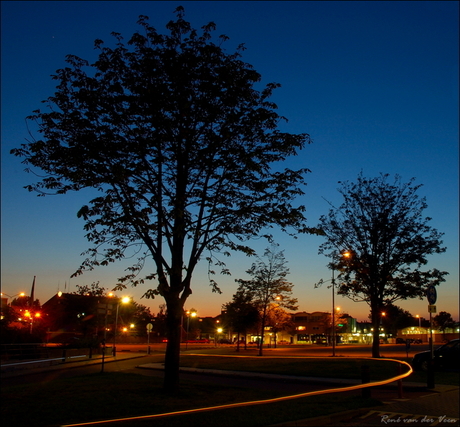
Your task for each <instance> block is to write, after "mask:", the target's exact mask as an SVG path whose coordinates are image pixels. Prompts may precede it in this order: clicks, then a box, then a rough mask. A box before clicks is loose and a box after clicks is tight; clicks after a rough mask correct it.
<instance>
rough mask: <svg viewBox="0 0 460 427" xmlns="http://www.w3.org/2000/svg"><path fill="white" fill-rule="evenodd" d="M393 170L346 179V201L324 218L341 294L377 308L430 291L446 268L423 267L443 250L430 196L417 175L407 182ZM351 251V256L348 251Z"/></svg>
mask: <svg viewBox="0 0 460 427" xmlns="http://www.w3.org/2000/svg"><path fill="white" fill-rule="evenodd" d="M388 177H389V175H388V174H382V175H380V176H378V177H376V178H371V179H368V178H365V177H364V176H363V175H362V173H361V174H360V175H359V176H358V180H357V181H356V182H355V183H350V182H343V183H341V188H340V189H339V192H340V194H342V196H343V203H342V204H341V205H340V206H339V207H338V208H336V207H333V208H332V209H331V210H330V211H329V214H328V215H324V216H322V217H321V218H320V227H321V229H322V230H323V231H324V233H325V236H326V241H325V242H324V243H323V244H322V245H321V246H320V250H319V252H320V253H322V254H325V255H326V256H328V257H330V258H332V262H331V264H330V266H331V267H332V268H334V269H336V270H339V271H340V272H341V273H340V276H339V278H341V279H342V281H341V283H340V287H339V294H343V295H346V296H349V297H350V298H351V299H353V300H355V301H366V302H367V303H368V304H369V305H371V307H373V308H374V309H377V310H378V309H380V308H381V307H382V306H383V304H384V303H385V304H391V303H393V302H394V301H396V300H398V299H407V298H416V297H419V298H420V299H421V298H423V297H424V296H425V293H426V289H427V287H428V286H429V285H439V284H440V283H441V282H443V281H444V276H445V275H446V274H448V273H447V272H441V271H439V270H437V269H432V270H427V271H422V266H424V265H425V264H427V262H428V261H427V257H428V256H429V255H431V254H437V253H443V252H445V250H446V248H445V247H443V246H442V240H441V237H442V233H439V232H438V231H437V230H436V229H434V228H432V227H431V226H430V225H429V224H428V223H429V221H430V220H431V218H429V217H424V216H423V211H424V210H425V209H426V208H427V203H426V199H425V198H420V197H419V196H418V194H417V191H418V190H419V188H420V187H421V186H420V185H414V179H411V180H410V181H409V182H408V183H402V181H401V177H400V176H398V175H397V176H396V177H395V179H394V182H393V183H391V182H389V179H388ZM344 254H346V255H348V257H346V256H344Z"/></svg>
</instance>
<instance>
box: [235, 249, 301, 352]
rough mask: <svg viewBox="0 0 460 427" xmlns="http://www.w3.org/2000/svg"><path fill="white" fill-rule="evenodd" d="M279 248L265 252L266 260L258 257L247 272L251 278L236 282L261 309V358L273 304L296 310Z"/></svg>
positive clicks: (282, 253) (282, 252) (295, 302)
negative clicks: (268, 318)
mask: <svg viewBox="0 0 460 427" xmlns="http://www.w3.org/2000/svg"><path fill="white" fill-rule="evenodd" d="M277 246H278V245H275V244H272V245H271V247H269V248H267V249H266V250H265V253H264V258H265V259H266V261H264V260H263V259H262V258H259V259H258V261H257V262H255V263H253V264H252V266H251V268H250V269H249V270H247V271H246V273H247V274H248V275H249V276H251V279H249V280H244V279H236V282H237V283H239V290H240V291H244V292H246V293H248V294H249V295H251V300H252V302H253V303H255V304H256V306H257V307H258V309H259V313H260V337H261V340H260V345H259V356H262V353H263V352H262V349H263V343H264V335H265V326H266V324H267V316H268V313H269V310H270V306H271V304H272V303H276V304H277V305H278V306H279V307H283V308H286V309H288V310H296V309H297V298H292V288H293V287H294V285H293V284H292V283H290V282H288V281H287V280H286V276H287V275H288V274H289V269H288V268H287V266H286V264H287V261H286V260H285V258H284V251H279V250H278V249H277Z"/></svg>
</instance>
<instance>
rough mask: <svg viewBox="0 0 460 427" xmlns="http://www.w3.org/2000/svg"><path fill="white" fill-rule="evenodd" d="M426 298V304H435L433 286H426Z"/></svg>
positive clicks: (435, 295) (435, 297)
mask: <svg viewBox="0 0 460 427" xmlns="http://www.w3.org/2000/svg"><path fill="white" fill-rule="evenodd" d="M426 297H427V298H428V302H429V303H430V305H434V304H436V299H437V294H436V288H435V287H434V286H433V285H431V286H428V289H427V291H426Z"/></svg>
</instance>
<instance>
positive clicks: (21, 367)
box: [0, 351, 146, 378]
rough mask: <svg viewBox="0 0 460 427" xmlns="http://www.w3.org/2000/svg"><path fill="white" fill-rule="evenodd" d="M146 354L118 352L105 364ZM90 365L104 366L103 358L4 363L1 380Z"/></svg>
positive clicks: (107, 357)
mask: <svg viewBox="0 0 460 427" xmlns="http://www.w3.org/2000/svg"><path fill="white" fill-rule="evenodd" d="M145 356H146V353H131V352H122V351H119V352H117V355H116V356H115V357H113V356H112V355H107V356H104V364H105V363H111V362H116V361H119V360H124V359H136V358H141V357H145ZM88 365H101V366H102V356H101V355H100V354H98V355H95V356H93V357H92V358H91V359H90V358H88V357H85V358H80V359H77V358H75V359H67V360H66V361H65V362H62V358H60V359H56V360H51V361H46V360H36V361H31V362H26V363H16V364H15V363H2V364H0V377H1V378H12V377H17V376H22V375H26V374H34V373H38V372H40V373H43V372H50V371H56V370H58V369H72V368H80V367H82V366H88Z"/></svg>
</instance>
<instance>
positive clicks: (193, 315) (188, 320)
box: [185, 311, 198, 350]
mask: <svg viewBox="0 0 460 427" xmlns="http://www.w3.org/2000/svg"><path fill="white" fill-rule="evenodd" d="M197 315H198V313H197V312H196V311H187V334H186V335H185V349H186V350H187V349H188V331H189V328H190V316H192V317H196V316H197Z"/></svg>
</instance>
